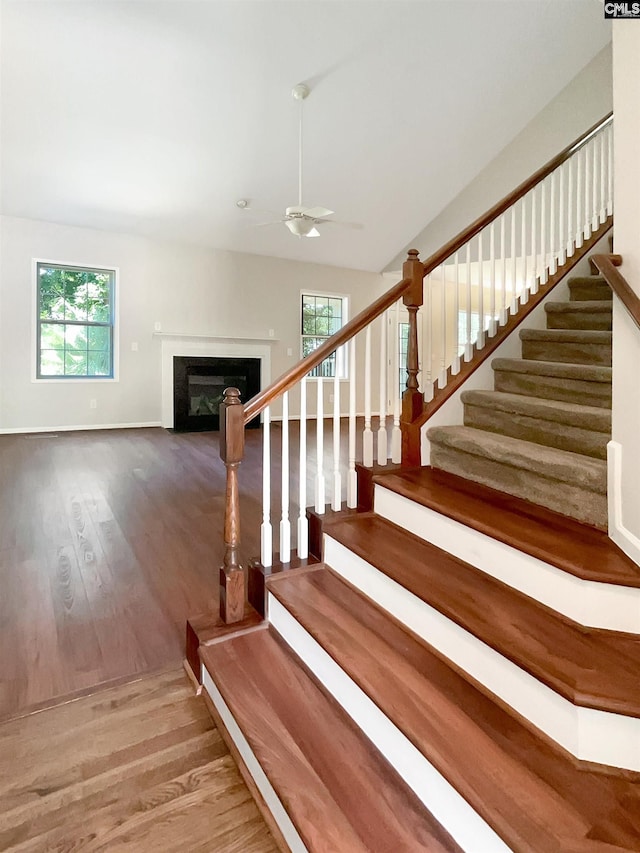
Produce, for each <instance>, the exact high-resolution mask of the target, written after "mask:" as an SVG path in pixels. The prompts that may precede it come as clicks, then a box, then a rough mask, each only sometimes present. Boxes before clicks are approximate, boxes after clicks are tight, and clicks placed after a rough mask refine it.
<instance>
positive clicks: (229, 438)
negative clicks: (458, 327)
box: [220, 388, 245, 624]
mask: <svg viewBox="0 0 640 853" xmlns="http://www.w3.org/2000/svg"><path fill="white" fill-rule="evenodd" d="M220 457H221V459H222V461H223V462H224V464H225V465H226V468H227V490H226V498H225V508H224V546H225V550H224V562H223V564H222V566H221V567H220V617H221V619H222V620H223V621H224V622H226V623H227V624H228V623H230V622H239V621H240V620H241V619H243V618H244V603H245V584H244V571H243V569H242V566H241V565H240V556H239V553H238V548H239V547H240V493H239V491H238V466H239V465H240V463H241V462H242V459H243V457H244V406H243V405H242V403H241V401H240V391H239V390H238V389H237V388H227V389H226V390H225V392H224V400H223V402H222V403H221V404H220Z"/></svg>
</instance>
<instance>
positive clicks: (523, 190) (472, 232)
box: [423, 112, 613, 276]
mask: <svg viewBox="0 0 640 853" xmlns="http://www.w3.org/2000/svg"><path fill="white" fill-rule="evenodd" d="M612 117H613V113H612V112H611V113H608V114H607V115H606V116H604V118H602V119H600V121H599V122H596V124H594V125H593V127H590V128H589V130H587V131H586V133H583V134H582V135H581V136H579V137H578V139H576V140H575V141H574V142H572V143H571V145H567V147H566V148H565V149H564V150H563V151H561V152H560V154H558V155H557V156H556V157H553V159H551V160H549V162H548V163H545V165H544V166H542V167H541V168H540V169H538V171H537V172H534V173H533V175H531V177H530V178H527V180H526V181H523V182H522V183H521V184H520V186H518V187H516V189H515V190H513V192H510V193H509V194H508V195H506V196H505V197H504V198H503V199H502V200H501V201H499V202H498V203H497V204H494V205H493V207H492V208H490V209H489V210H488V211H487V212H486V213H484V214H483V215H482V216H480V217H478V219H476V220H475V222H472V223H471V225H469V226H468V227H467V228H465V229H464V231H461V232H460V233H459V234H458V235H457V236H456V237H453V239H451V240H449V242H448V243H445V245H444V246H443V247H442V248H441V249H438V251H437V252H434V254H433V255H431V256H430V257H428V258H427V259H426V261H424V262H423V265H424V275H425V276H426V275H429V273H430V272H433V270H434V269H435V268H436V267H439V266H440V264H441V263H443V261H446V260H447V258H449V257H450V256H451V255H453V254H454V252H457V251H459V250H460V249H461V248H462V247H463V246H464V245H465V244H466V243H468V242H469V240H471V238H472V237H475V236H476V234H479V233H480V231H482V230H483V228H486V227H487V225H490V224H491V223H492V222H493V221H494V219H497V218H498V216H501V215H502V214H503V213H504V212H505V211H507V210H508V209H509V208H510V207H511V206H512V205H514V204H515V203H516V202H517V201H520V199H521V198H523V197H524V196H525V195H526V194H527V193H528V192H529V190H532V189H533V188H534V187H535V186H536V185H537V184H539V183H540V181H543V180H544V179H545V178H546V177H547V176H548V175H550V174H551V172H553V171H554V170H555V169H557V168H558V166H561V165H562V164H563V163H564V162H565V161H566V160H568V159H569V157H571V155H572V154H574V153H575V152H576V151H577V150H578V149H579V148H581V147H582V146H583V145H585V144H586V143H587V142H588V141H589V139H590V137H591V136H593V134H594V133H595V132H596V131H597V130H599V129H600V128H601V127H602V126H603V125H605V124H606V123H607V122H608V121H610V120H611V118H612Z"/></svg>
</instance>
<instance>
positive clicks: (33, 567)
mask: <svg viewBox="0 0 640 853" xmlns="http://www.w3.org/2000/svg"><path fill="white" fill-rule="evenodd" d="M272 431H273V434H272V459H273V463H274V464H273V473H272V484H273V490H272V510H273V519H274V522H277V520H278V519H279V504H280V493H279V488H280V473H279V472H280V465H279V458H278V457H279V452H278V447H279V431H280V430H279V426H278V425H277V424H274V425H273V427H272ZM331 440H332V438H331V430H330V428H329V423H328V422H327V423H326V424H325V466H326V474H327V478H328V477H329V474H330V472H331V466H332V453H331ZM345 441H346V431H345V430H343V444H344V443H345ZM261 442H262V436H261V430H248V431H247V443H246V455H245V459H244V461H243V463H242V465H241V466H240V473H239V480H240V492H241V513H242V530H241V540H242V542H241V554H242V559H243V561H244V563H245V565H246V562H247V560H248V559H249V558H250V557H254V556H256V555H257V554H258V553H259V550H260V545H259V532H260V522H261V520H262V508H261V499H262V480H261V476H262V444H261ZM297 448H298V439H297V426H296V424H295V423H294V424H292V427H291V507H290V511H291V518H292V520H295V518H296V516H297V513H298V507H297V503H296V500H297V469H298V465H297V458H298V457H297V453H298V450H297ZM308 449H309V452H308V455H307V467H308V470H313V466H314V464H315V456H314V453H315V433H314V430H313V426H312V425H311V424H309V439H308ZM342 455H343V458H346V454H345V453H343V454H342ZM328 482H330V481H329V480H328ZM224 487H225V471H224V466H223V464H222V462H221V460H220V456H219V451H218V433H215V432H211V433H172V432H168V431H166V430H164V429H159V428H158V429H131V430H105V431H96V432H93V431H87V432H60V433H55V432H54V433H46V434H31V435H3V436H0V507H2V510H1V512H0V590H1V591H2V595H1V596H0V672H1V673H2V680H1V682H0V719H3V718H6V717H7V716H11V715H14V714H16V713H18V712H21V711H24V710H25V709H26V708H32V707H34V706H36V707H37V706H41V705H43V704H44V705H46V704H50V703H51V702H52V700H56V699H59V698H61V697H65V696H69V694H74V693H75V692H77V691H85V692H86V691H87V690H89V689H92V688H94V687H96V686H97V685H100V684H102V685H104V684H108V683H110V682H112V681H115V682H116V683H119V682H120V681H122V679H126V678H131V677H135V676H137V675H140V674H142V673H151V672H157V671H159V670H162V669H166V668H167V667H171V666H176V665H178V664H179V663H180V661H181V660H182V659H183V657H184V637H185V624H186V620H187V617H189V616H194V615H196V614H199V613H202V612H204V611H208V610H212V611H213V612H214V613H215V612H217V610H218V568H219V566H220V564H221V562H222V556H223V544H222V525H223V513H224ZM292 527H293V528H294V530H295V527H296V525H295V523H293V524H292ZM277 531H278V524H277V523H274V539H275V542H274V548H276V549H277V547H278V544H277ZM294 546H295V543H294Z"/></svg>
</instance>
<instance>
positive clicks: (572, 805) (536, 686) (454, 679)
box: [200, 275, 640, 853]
mask: <svg viewBox="0 0 640 853" xmlns="http://www.w3.org/2000/svg"><path fill="white" fill-rule="evenodd" d="M569 291H570V299H569V300H568V301H565V302H559V301H558V302H548V301H547V303H546V305H545V311H546V317H547V329H546V330H535V329H524V330H522V331H521V332H520V338H521V341H522V358H521V359H505V358H497V359H494V361H493V364H492V366H493V370H494V375H495V389H494V390H493V391H465V392H463V394H462V399H463V402H464V425H463V426H451V427H437V428H432V429H430V430H429V432H428V437H429V440H430V442H431V448H432V450H431V460H432V465H431V467H427V468H419V469H409V470H406V469H402V468H398V469H396V470H390V471H388V472H386V473H378V474H377V475H376V476H375V477H374V478H373V482H374V504H373V510H372V511H368V512H357V513H356V512H352V513H336V514H332V515H331V516H329V517H326V518H325V521H324V527H323V530H324V555H323V557H324V562H323V563H321V564H319V565H316V566H311V567H306V568H301V569H296V570H293V571H289V572H282V573H280V574H275V575H272V576H271V577H270V578H269V579H268V580H267V583H266V589H267V608H268V619H269V621H268V623H267V622H265V623H263V624H262V625H258V626H255V627H253V628H251V629H250V630H248V631H244V632H243V631H241V632H240V633H239V634H238V635H237V636H232V637H231V639H226V640H225V641H217V640H216V641H214V642H212V643H210V644H208V645H203V646H201V647H200V656H201V660H202V664H203V684H204V687H205V690H206V692H207V693H208V695H209V697H210V698H211V700H212V703H213V706H214V708H215V711H214V714H215V716H216V718H217V719H218V721H219V723H220V724H221V725H222V726H223V727H224V728H226V729H227V731H228V733H229V735H230V737H231V739H232V740H233V741H234V743H235V746H236V748H237V750H238V755H239V759H240V763H241V766H242V767H243V769H244V772H245V774H246V775H247V776H250V777H251V778H252V779H253V780H254V783H255V785H256V787H257V788H258V790H259V800H262V801H263V807H264V809H265V811H266V812H267V813H268V814H269V815H270V817H271V818H272V819H273V820H275V822H276V824H277V826H278V830H279V832H280V833H281V836H280V843H281V846H282V848H283V849H290V850H292V851H305V850H308V851H313V853H337V851H338V852H339V853H343V851H345V853H352V851H389V853H391V851H394V853H395V851H407V853H415V851H458V850H465V851H470V853H484V851H510V850H511V851H517V853H521V851H527V853H555V851H558V853H560V851H562V853H568V851H571V853H621V851H638V850H640V678H639V677H638V676H639V675H640V640H638V635H639V634H640V568H638V566H636V565H635V563H633V562H632V561H631V560H630V559H629V558H628V557H626V556H625V555H624V554H623V553H622V552H621V551H620V550H619V549H618V548H617V547H616V546H615V545H614V544H613V543H612V542H611V540H609V538H608V537H607V535H606V534H605V533H604V532H603V531H604V529H605V528H606V520H607V513H606V462H605V461H604V460H605V455H606V445H607V441H608V439H609V435H610V429H611V367H610V362H611V309H612V302H611V297H610V293H609V289H608V287H606V285H605V284H604V282H603V280H602V279H601V278H599V277H598V276H595V275H593V276H588V277H580V278H574V279H572V280H571V281H570V283H569ZM460 475H464V477H463V476H460Z"/></svg>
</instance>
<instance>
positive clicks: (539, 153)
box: [386, 45, 612, 270]
mask: <svg viewBox="0 0 640 853" xmlns="http://www.w3.org/2000/svg"><path fill="white" fill-rule="evenodd" d="M523 97H526V93H523ZM611 109H612V91H611V45H609V46H607V47H606V48H605V49H604V50H602V51H600V53H598V54H597V56H595V57H594V59H593V60H592V61H591V62H590V63H589V64H588V65H587V66H585V68H584V69H583V70H582V71H581V72H580V74H578V75H577V76H576V77H575V78H574V79H573V80H572V81H571V83H569V85H568V86H566V87H565V88H564V89H563V90H562V92H560V94H559V95H557V97H555V98H554V99H553V100H552V101H551V102H550V103H549V104H548V105H547V106H546V107H545V108H544V109H543V110H541V111H540V113H538V115H537V116H536V117H535V118H534V119H533V121H531V122H529V124H528V125H527V126H526V127H525V128H524V129H523V130H522V132H521V133H519V134H518V135H517V136H516V137H515V139H514V140H513V141H512V142H511V143H510V144H509V145H507V147H506V148H504V149H503V150H502V151H501V152H500V154H498V156H497V157H496V158H495V159H494V160H492V161H491V162H490V163H489V164H488V165H487V166H486V168H484V169H483V170H482V171H481V172H480V173H479V174H478V176H477V177H476V178H474V180H473V181H471V183H470V184H468V186H467V187H466V188H465V189H464V190H463V191H462V192H461V193H460V194H459V195H458V196H456V198H455V199H454V200H453V201H452V202H451V203H450V204H449V205H447V207H445V208H444V210H443V211H442V212H441V213H440V214H439V215H438V216H437V217H436V218H435V219H433V220H432V221H431V222H430V223H429V225H428V226H427V227H426V228H425V229H424V230H423V231H422V232H421V233H420V234H418V235H417V236H416V237H414V239H413V240H411V241H410V242H409V243H408V244H407V246H406V247H405V249H404V250H403V251H402V252H400V254H398V255H397V256H396V257H395V258H393V259H392V261H391V262H390V263H389V264H388V265H387V267H386V269H387V270H398V269H400V267H401V265H402V261H403V259H404V258H405V257H406V252H407V249H409V248H416V249H419V250H420V257H421V258H422V259H423V260H424V259H426V258H427V257H428V256H429V255H430V254H432V253H433V252H435V251H437V250H438V249H439V248H440V247H441V246H443V245H444V244H445V243H447V242H448V241H449V240H450V239H451V238H452V237H454V236H455V235H456V234H458V233H459V232H460V231H462V230H463V229H464V228H466V227H467V226H468V225H470V224H471V223H472V222H473V221H474V220H475V219H477V218H478V216H480V215H481V214H483V213H484V212H485V211H486V210H488V209H489V208H490V207H491V206H492V205H493V204H495V203H496V202H497V201H499V200H500V199H501V198H503V197H504V196H505V195H506V194H507V193H509V192H511V190H513V189H515V188H516V187H517V186H518V184H520V183H521V182H522V181H524V180H526V178H528V177H529V175H531V174H533V172H535V171H536V169H538V168H540V166H543V165H544V164H545V163H546V162H547V161H548V160H550V159H551V158H552V157H554V156H555V155H556V154H558V153H559V152H560V151H562V149H563V148H565V147H566V146H567V145H569V144H570V143H571V142H572V141H573V140H574V139H577V137H578V136H580V134H581V133H583V132H584V131H585V130H587V128H589V127H591V125H593V124H595V123H596V122H597V121H598V120H599V119H601V118H602V117H603V116H604V115H605V114H606V113H608V112H610V111H611ZM469 143H470V144H473V140H470V141H469Z"/></svg>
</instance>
